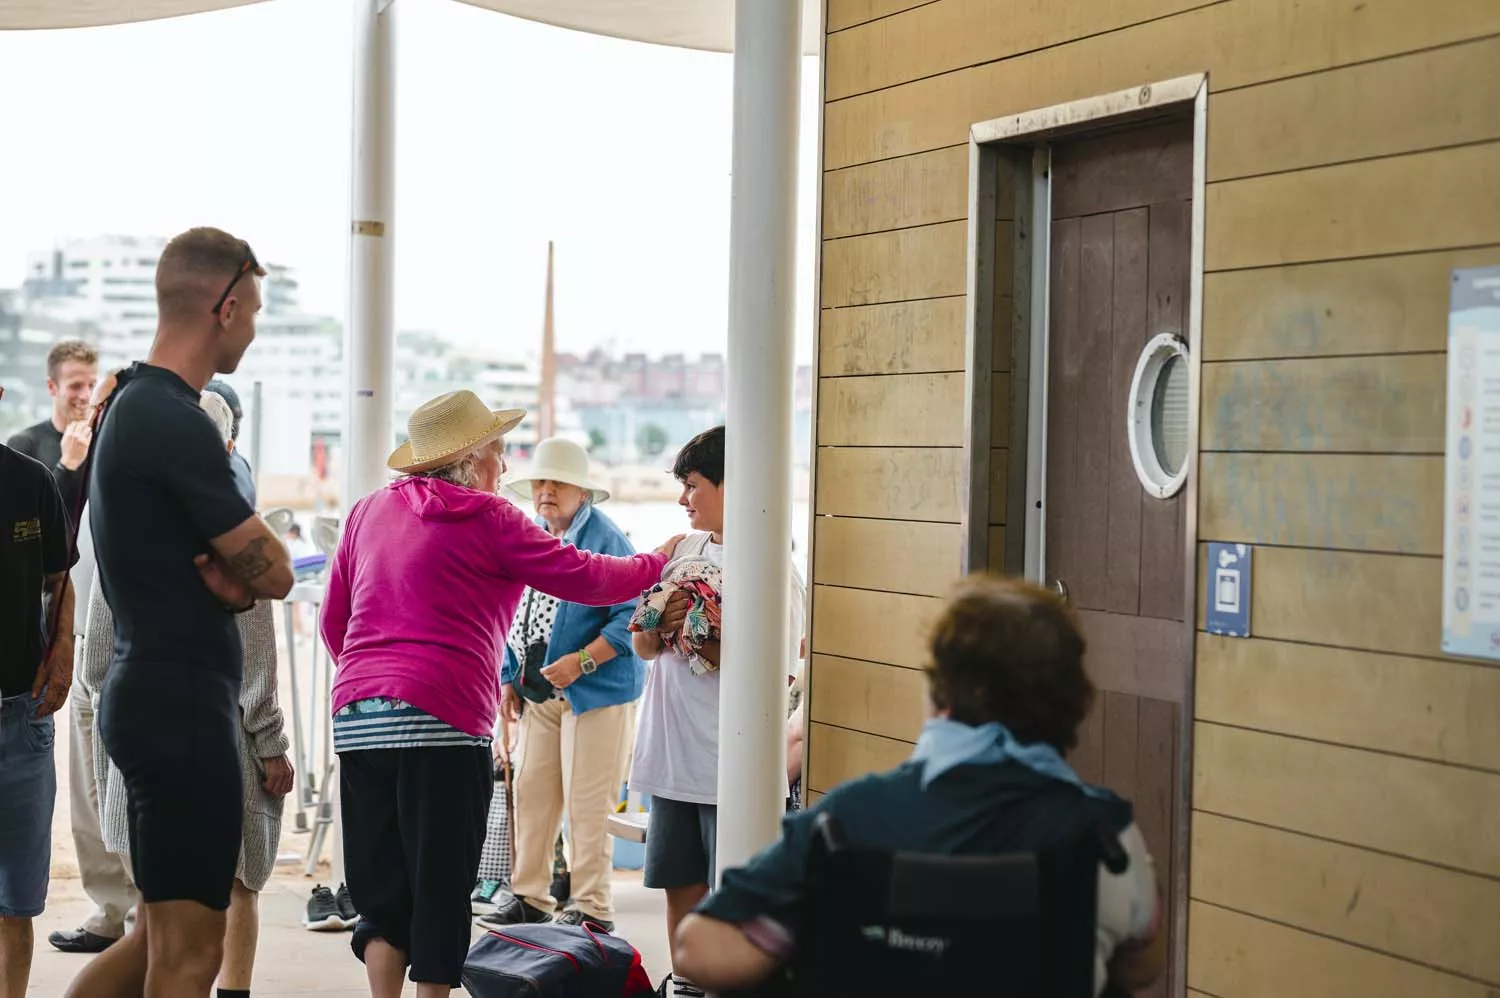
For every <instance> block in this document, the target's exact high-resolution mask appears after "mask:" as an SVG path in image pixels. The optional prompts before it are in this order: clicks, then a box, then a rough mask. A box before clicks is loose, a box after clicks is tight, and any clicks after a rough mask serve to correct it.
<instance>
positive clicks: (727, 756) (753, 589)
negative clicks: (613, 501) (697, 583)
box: [717, 0, 802, 875]
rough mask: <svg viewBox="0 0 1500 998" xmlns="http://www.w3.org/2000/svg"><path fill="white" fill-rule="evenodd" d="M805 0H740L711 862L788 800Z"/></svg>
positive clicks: (732, 858)
mask: <svg viewBox="0 0 1500 998" xmlns="http://www.w3.org/2000/svg"><path fill="white" fill-rule="evenodd" d="M801 23H802V3H801V2H800V0H738V2H737V3H736V4H735V33H734V156H733V163H732V169H733V177H732V180H731V186H730V196H731V208H730V229H729V357H728V375H729V387H728V405H727V410H728V419H727V424H726V425H727V428H728V440H727V455H726V467H725V472H724V477H725V482H726V484H727V493H726V497H725V514H724V524H725V532H724V538H725V550H724V601H725V606H724V619H725V621H726V622H727V626H726V627H725V629H724V644H723V648H722V655H723V670H722V673H721V674H722V679H721V680H720V682H721V693H720V698H719V835H718V855H717V865H718V870H719V873H720V874H721V875H722V873H723V871H724V869H725V868H726V867H733V866H738V865H740V864H742V863H744V862H745V861H746V860H748V859H749V858H750V857H751V856H753V855H754V854H755V853H756V852H758V851H759V850H760V849H762V848H764V847H765V846H767V845H769V844H770V843H771V842H773V841H775V840H776V838H777V837H778V835H779V823H780V820H781V814H782V808H783V804H784V802H785V800H786V792H787V787H786V702H787V701H786V698H787V683H786V676H787V670H788V667H790V666H791V665H792V650H791V640H792V639H791V635H790V633H789V628H790V626H791V625H790V621H789V620H788V613H789V611H788V602H789V600H790V599H791V579H790V571H791V568H790V566H791V556H792V454H793V450H792V375H793V367H794V364H795V356H794V345H795V339H794V336H795V333H794V309H795V305H796V255H797V247H796V226H797V124H798V123H797V115H798V102H799V97H800V82H801V81H800V76H801V71H802V48H801Z"/></svg>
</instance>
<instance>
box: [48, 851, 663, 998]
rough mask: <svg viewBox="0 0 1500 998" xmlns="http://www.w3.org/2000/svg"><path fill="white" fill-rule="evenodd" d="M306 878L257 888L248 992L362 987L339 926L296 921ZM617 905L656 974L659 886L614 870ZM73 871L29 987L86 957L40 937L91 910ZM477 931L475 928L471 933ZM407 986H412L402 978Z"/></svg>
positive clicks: (280, 878) (57, 889)
mask: <svg viewBox="0 0 1500 998" xmlns="http://www.w3.org/2000/svg"><path fill="white" fill-rule="evenodd" d="M311 887H312V883H311V882H310V881H308V880H305V879H304V878H303V877H302V875H301V872H300V870H299V871H297V872H294V873H286V874H278V875H277V876H276V877H274V878H273V879H272V881H271V883H270V884H268V885H266V890H265V892H264V893H263V894H262V895H261V908H260V946H259V949H258V954H257V959H256V963H255V980H254V987H253V989H252V991H251V994H252V995H254V996H255V998H300V996H308V995H318V996H322V998H357V996H362V995H368V994H369V991H368V990H367V989H366V987H365V978H364V967H363V966H361V965H360V963H359V962H358V961H357V960H355V959H354V956H353V954H351V953H350V952H349V934H348V933H346V932H337V933H329V932H309V931H307V930H306V929H304V928H303V927H302V925H301V919H302V913H303V910H304V907H305V906H306V904H307V895H308V892H309V891H310V890H311ZM615 902H616V904H617V906H618V907H619V917H618V922H617V925H616V930H617V931H618V932H619V934H620V935H622V936H624V937H625V938H627V939H629V940H630V941H631V942H632V943H634V944H635V946H636V948H637V949H639V950H640V951H641V957H642V959H643V961H644V962H645V965H646V969H647V972H648V973H650V974H651V980H652V981H653V982H656V981H657V980H658V979H659V978H660V977H661V975H662V974H664V973H665V972H666V970H667V969H668V967H669V964H668V962H667V949H666V945H665V936H666V933H665V930H664V927H663V926H664V919H665V910H666V908H665V904H664V902H663V900H662V896H661V893H660V892H659V891H648V890H646V889H645V888H644V887H642V886H641V883H640V876H639V874H632V873H626V872H623V871H622V872H621V873H619V874H618V876H617V878H616V881H615ZM91 908H92V905H91V904H90V902H89V901H88V899H87V898H85V897H84V894H83V890H82V888H81V887H80V885H79V882H78V880H77V879H76V878H59V879H56V880H54V881H53V883H52V891H51V894H50V895H49V897H48V905H47V911H46V913H45V914H43V915H42V917H41V918H39V919H38V920H37V949H36V958H35V963H34V964H33V966H32V972H31V987H30V989H29V990H28V991H27V994H28V995H32V996H37V998H44V996H45V998H56V996H57V995H61V994H62V993H63V990H64V989H65V988H66V987H67V985H68V982H69V981H71V980H72V979H73V975H74V974H76V973H77V972H78V969H79V968H80V967H82V966H83V964H84V963H85V962H87V961H88V960H89V959H90V957H87V956H75V955H70V954H65V953H59V952H57V951H56V950H54V949H53V948H52V947H51V946H49V945H47V943H46V936H47V933H49V932H51V931H52V930H54V929H69V928H73V927H75V926H77V925H78V924H79V922H80V921H82V919H83V918H84V916H86V915H87V914H88V913H89V911H90V910H91ZM476 935H477V933H476ZM406 993H407V994H413V995H414V994H416V988H415V986H413V985H407V991H406Z"/></svg>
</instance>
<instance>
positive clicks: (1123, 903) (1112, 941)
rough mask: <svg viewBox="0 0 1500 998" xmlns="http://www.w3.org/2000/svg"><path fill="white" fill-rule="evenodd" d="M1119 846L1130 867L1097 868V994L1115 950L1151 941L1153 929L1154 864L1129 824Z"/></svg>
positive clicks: (1095, 941)
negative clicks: (1115, 870) (1114, 870)
mask: <svg viewBox="0 0 1500 998" xmlns="http://www.w3.org/2000/svg"><path fill="white" fill-rule="evenodd" d="M1120 846H1121V848H1123V849H1124V850H1125V855H1126V856H1128V857H1130V865H1129V866H1128V867H1126V868H1125V871H1124V872H1123V873H1110V872H1109V870H1107V869H1105V867H1104V865H1103V864H1102V863H1101V864H1100V865H1099V911H1098V917H1097V921H1096V925H1097V927H1096V929H1095V938H1094V994H1096V995H1097V994H1098V993H1099V992H1101V991H1103V990H1104V984H1105V982H1106V979H1107V977H1108V969H1107V968H1108V964H1109V958H1110V957H1111V956H1113V955H1114V952H1115V950H1116V949H1118V948H1119V947H1120V946H1121V945H1122V944H1124V943H1130V942H1138V941H1141V940H1145V939H1150V938H1151V937H1152V931H1151V930H1152V928H1153V927H1155V926H1156V915H1157V912H1156V904H1157V897H1156V864H1155V862H1153V861H1152V859H1151V853H1150V852H1149V851H1148V850H1147V849H1146V839H1145V837H1144V836H1142V835H1141V830H1140V828H1139V827H1138V826H1137V825H1135V824H1133V823H1132V824H1131V825H1130V827H1128V828H1126V829H1125V831H1123V832H1121V833H1120ZM1158 931H1165V930H1164V929H1159V930H1158Z"/></svg>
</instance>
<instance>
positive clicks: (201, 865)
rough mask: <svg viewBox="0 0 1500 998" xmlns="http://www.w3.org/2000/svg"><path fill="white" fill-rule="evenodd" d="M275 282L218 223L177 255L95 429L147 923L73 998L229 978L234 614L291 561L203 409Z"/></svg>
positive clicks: (233, 363)
mask: <svg viewBox="0 0 1500 998" xmlns="http://www.w3.org/2000/svg"><path fill="white" fill-rule="evenodd" d="M264 273H265V271H264V270H263V269H262V268H261V266H260V264H259V263H258V262H257V261H256V259H255V254H254V253H252V252H251V250H250V247H249V246H248V245H247V244H246V243H245V242H244V241H243V240H240V239H236V238H234V237H233V236H231V235H229V234H228V233H226V232H222V231H220V230H218V229H207V228H204V229H192V230H189V231H188V232H185V233H183V234H182V235H180V236H178V237H176V238H175V239H173V240H172V241H171V242H170V243H168V244H167V247H166V249H165V250H164V251H163V252H162V256H161V260H160V262H159V263H158V264H157V270H156V295H157V304H158V311H159V314H160V320H159V325H158V327H157V333H156V339H155V341H154V342H153V343H152V346H151V352H150V354H149V355H148V356H147V359H146V361H145V362H144V363H138V364H135V365H133V366H131V367H130V368H127V369H126V370H125V371H123V372H121V374H120V375H119V384H118V386H117V387H116V388H115V391H114V394H113V395H112V396H111V397H110V398H109V400H108V401H107V402H106V404H105V408H104V414H103V416H102V418H101V421H100V425H99V427H98V430H97V439H96V441H95V443H94V446H95V449H96V453H95V455H94V458H93V461H92V472H91V475H90V481H89V524H90V527H91V528H92V531H93V537H94V548H95V554H96V557H97V561H98V582H97V584H98V585H100V586H102V587H103V592H104V595H105V597H106V598H107V599H108V601H109V605H110V608H111V609H112V610H113V611H114V617H115V651H114V657H113V660H112V662H111V664H110V669H109V675H108V678H107V679H106V680H105V683H104V687H103V689H102V690H101V692H100V703H99V734H100V737H101V738H103V740H104V745H105V748H106V749H107V750H108V752H109V755H110V758H111V759H113V760H114V762H115V764H116V765H117V766H118V767H119V769H120V773H121V775H122V776H123V777H124V781H125V786H126V789H127V791H128V793H129V798H130V816H129V820H130V852H131V857H130V858H131V871H132V873H133V874H134V875H135V879H136V885H137V886H138V887H139V889H140V893H141V899H142V902H143V907H144V910H145V913H146V917H145V918H144V919H141V920H139V921H138V923H137V927H136V930H135V931H134V932H132V933H131V934H130V935H128V936H126V937H125V939H124V940H122V941H121V942H119V943H116V944H115V945H113V946H111V947H110V948H109V949H107V950H105V951H104V953H102V954H101V955H100V956H99V957H98V958H97V959H96V960H95V961H94V962H93V963H91V964H90V965H89V966H88V967H87V968H85V970H84V971H83V973H81V974H80V975H79V977H78V979H77V980H76V981H75V982H74V986H73V990H74V992H75V993H78V994H95V993H113V992H114V991H115V990H117V989H118V983H119V982H121V981H131V980H145V979H146V975H147V972H148V964H149V974H150V978H149V979H150V982H151V986H150V987H149V988H148V989H147V991H146V994H147V995H148V998H149V996H155V995H174V996H175V995H193V996H206V995H207V994H208V993H209V990H210V988H211V987H212V985H213V981H214V977H215V976H216V975H217V973H218V970H219V964H220V961H221V958H222V954H223V939H224V911H225V909H226V908H227V907H228V906H229V892H230V886H231V884H232V883H233V881H234V873H235V866H236V864H237V861H238V858H239V851H240V825H241V820H242V810H243V805H242V801H241V783H240V765H239V742H238V720H239V693H240V681H241V669H242V658H243V650H242V649H241V647H240V639H239V630H238V628H237V627H236V626H235V622H234V614H235V613H239V612H244V611H245V610H248V609H249V608H250V607H252V606H253V605H254V604H255V601H256V599H257V598H275V599H279V598H281V597H283V596H285V595H286V593H287V592H288V590H290V589H291V586H292V566H291V559H290V558H289V557H288V556H287V553H286V549H285V548H284V547H282V545H281V542H280V541H279V540H277V539H276V536H275V535H274V534H273V533H272V532H271V529H270V527H269V526H267V525H266V523H265V521H264V520H262V519H261V518H260V517H258V516H256V515H255V511H254V510H253V509H252V508H251V506H250V504H249V502H247V501H246V499H245V498H244V496H243V495H241V493H240V490H239V488H238V487H237V486H236V484H235V479H234V473H233V471H232V470H231V468H230V465H229V457H228V454H227V453H226V452H225V449H224V444H223V441H222V440H221V439H220V437H219V433H218V430H217V429H215V427H214V425H213V422H212V420H210V419H209V417H208V415H207V413H205V412H204V411H203V409H202V407H201V405H200V403H199V398H200V393H201V392H202V390H203V386H204V385H205V384H206V383H207V382H208V380H209V378H210V377H212V375H213V374H214V373H215V372H216V371H223V372H231V371H233V370H234V369H235V368H236V367H237V366H238V365H239V362H240V358H241V357H242V356H243V355H244V352H245V350H246V349H247V348H248V347H249V346H250V342H251V340H253V339H254V337H255V314H256V312H258V311H259V310H260V304H261V300H260V287H259V283H258V281H257V278H258V277H260V276H263V275H264ZM142 926H146V927H148V928H145V929H143V928H142ZM148 932H149V935H150V940H149V945H148V941H147V933H148ZM148 954H149V956H148Z"/></svg>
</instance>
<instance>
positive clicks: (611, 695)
mask: <svg viewBox="0 0 1500 998" xmlns="http://www.w3.org/2000/svg"><path fill="white" fill-rule="evenodd" d="M537 523H538V525H540V526H543V527H545V526H546V524H545V523H543V522H542V520H541V519H540V518H538V520H537ZM562 541H563V543H564V544H572V545H573V546H574V547H577V548H580V549H582V550H584V551H594V552H596V553H598V554H609V555H616V556H621V557H623V556H629V555H632V554H635V553H636V552H635V548H634V547H633V546H631V543H630V541H629V540H628V539H627V538H626V536H625V533H624V531H622V530H621V529H620V528H619V527H617V526H615V522H614V521H613V520H611V519H610V518H609V517H607V516H605V515H604V514H603V513H601V512H599V510H598V509H596V508H595V507H594V506H593V505H592V504H587V505H585V506H583V507H581V508H580V509H579V510H578V515H577V516H575V517H573V525H572V526H571V527H569V528H568V532H567V533H566V534H564V535H563V538H562ZM523 599H524V597H523ZM635 602H636V601H635V600H631V601H630V602H628V603H616V604H615V605H614V606H583V605H582V604H579V603H559V604H558V608H557V619H556V620H555V621H553V623H552V639H551V640H550V641H549V642H548V643H547V661H548V662H549V663H551V662H556V661H557V660H558V659H559V658H562V657H563V656H564V655H567V654H569V653H571V652H576V651H578V650H579V649H581V648H584V647H587V646H588V645H589V644H590V643H591V642H592V641H593V640H594V639H595V638H597V637H599V636H600V635H601V634H602V635H604V639H605V640H606V641H608V642H609V644H610V647H612V648H614V650H615V653H616V657H615V658H612V659H610V660H609V661H608V662H604V663H602V664H601V665H600V666H599V668H598V669H596V670H595V671H594V674H593V675H590V676H579V677H578V679H577V680H576V681H575V682H574V683H573V685H571V686H569V687H568V688H567V689H565V690H563V691H562V692H563V696H564V697H565V698H567V701H568V704H569V706H571V707H572V708H573V713H575V714H582V713H584V712H585V711H590V710H593V709H594V708H596V707H614V706H616V705H617V704H622V703H630V702H631V701H633V700H636V699H638V698H639V697H640V695H641V690H642V689H643V688H644V687H645V685H646V663H645V662H642V661H641V660H640V659H639V658H637V657H636V655H635V649H634V647H633V646H632V645H631V643H630V615H631V614H632V613H634V612H635ZM519 672H520V664H519V663H518V662H517V661H516V655H515V652H513V651H512V650H511V647H510V642H509V641H507V642H506V644H505V662H504V665H503V667H502V669H501V673H500V678H501V681H502V682H505V683H513V682H515V680H516V676H517V675H518V674H519Z"/></svg>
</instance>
